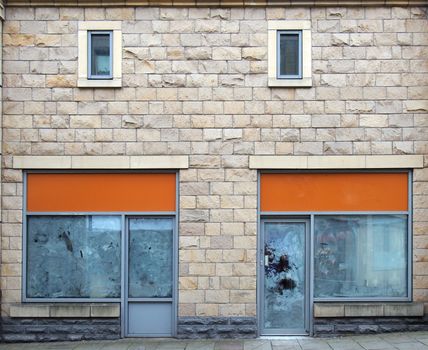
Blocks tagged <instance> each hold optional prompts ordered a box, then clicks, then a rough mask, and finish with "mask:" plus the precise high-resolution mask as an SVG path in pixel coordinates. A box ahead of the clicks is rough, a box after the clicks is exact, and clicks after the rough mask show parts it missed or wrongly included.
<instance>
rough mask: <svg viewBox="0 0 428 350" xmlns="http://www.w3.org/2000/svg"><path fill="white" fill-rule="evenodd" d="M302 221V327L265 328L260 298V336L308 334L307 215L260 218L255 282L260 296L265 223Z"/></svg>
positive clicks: (308, 230) (308, 234) (309, 240)
mask: <svg viewBox="0 0 428 350" xmlns="http://www.w3.org/2000/svg"><path fill="white" fill-rule="evenodd" d="M275 222H277V223H286V224H287V223H303V224H305V244H304V248H303V252H304V254H305V257H304V261H305V271H304V276H305V282H304V283H305V286H304V298H305V299H304V329H289V328H277V329H275V330H266V329H265V328H264V326H263V320H264V310H263V306H264V300H263V299H260V301H261V302H260V306H259V309H260V312H259V317H258V322H259V324H260V327H259V328H260V329H259V331H260V335H262V336H278V335H284V334H286V335H293V336H298V335H308V334H309V332H310V324H311V312H310V309H311V304H310V302H309V301H310V291H311V289H312V288H311V280H310V270H309V266H310V263H311V258H310V255H311V251H310V244H309V243H310V242H311V232H310V228H311V227H310V217H309V216H307V215H306V216H297V217H290V216H288V217H286V218H284V217H278V216H276V217H264V218H263V219H261V222H260V225H261V230H260V235H259V236H260V237H259V240H260V245H259V249H258V250H257V251H258V254H257V255H258V261H259V263H258V265H259V271H260V273H259V276H258V278H257V282H258V283H257V284H258V285H259V286H260V287H259V288H260V294H261V296H263V295H264V292H263V291H264V266H265V265H264V241H265V236H266V235H265V224H267V223H275Z"/></svg>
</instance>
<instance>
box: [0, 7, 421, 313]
mask: <svg viewBox="0 0 428 350" xmlns="http://www.w3.org/2000/svg"><path fill="white" fill-rule="evenodd" d="M105 19H106V20H119V21H122V30H123V46H124V49H123V65H122V66H123V87H122V88H117V89H88V88H84V89H83V88H82V89H80V88H77V87H76V81H77V28H78V21H82V20H105ZM271 19H275V20H276V19H289V20H290V19H308V20H311V23H312V56H313V61H312V65H313V81H314V83H313V87H312V88H268V87H267V23H268V20H271ZM3 43H4V47H3V57H4V65H3V72H4V75H3V81H4V89H3V98H4V104H3V106H4V120H3V128H4V129H3V136H4V140H3V152H4V157H3V167H4V170H3V174H2V181H3V188H2V206H3V213H2V219H3V233H2V253H1V289H2V315H4V316H6V315H8V313H9V306H10V304H11V303H16V302H19V301H20V300H21V261H22V252H21V245H22V239H21V237H22V220H23V218H22V206H23V196H22V192H23V187H22V172H21V171H20V170H15V169H13V168H12V156H13V155H94V156H97V155H169V154H173V155H189V160H190V168H189V169H188V170H182V171H180V218H179V220H180V227H179V230H180V231H179V234H180V252H179V260H180V272H179V274H180V278H179V289H180V290H179V303H180V305H179V315H180V316H182V317H184V316H210V317H211V316H214V317H215V316H222V317H230V316H246V317H251V316H254V315H255V313H256V231H257V171H255V170H250V169H249V168H248V160H249V155H372V154H424V155H425V162H426V164H428V157H427V156H426V155H427V154H428V104H427V96H428V88H427V84H428V63H427V57H428V21H427V13H426V9H424V8H399V7H392V8H391V7H383V8H381V7H379V8H377V7H376V8H373V7H370V8H363V7H349V8H340V7H335V8H313V9H310V8H269V9H263V8H233V9H215V8H212V9H209V8H132V7H131V8H108V9H103V8H86V9H83V8H36V9H35V8H8V9H7V12H6V21H5V23H4V33H3ZM413 190H414V201H413V204H414V212H413V215H414V240H413V248H414V254H413V260H414V266H413V268H414V278H413V281H414V299H415V300H416V301H425V302H426V303H428V168H424V169H420V170H416V171H415V172H414V185H413ZM427 305H428V304H427Z"/></svg>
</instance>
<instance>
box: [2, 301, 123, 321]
mask: <svg viewBox="0 0 428 350" xmlns="http://www.w3.org/2000/svg"><path fill="white" fill-rule="evenodd" d="M9 316H10V317H12V318H47V317H61V318H68V317H74V318H92V317H94V318H95V317H96V318H98V317H101V318H113V317H114V318H116V317H119V316H120V304H119V303H112V304H77V303H76V304H69V303H67V304H63V303H61V304H44V303H43V304H33V303H31V304H15V305H12V306H11V307H10V315H9Z"/></svg>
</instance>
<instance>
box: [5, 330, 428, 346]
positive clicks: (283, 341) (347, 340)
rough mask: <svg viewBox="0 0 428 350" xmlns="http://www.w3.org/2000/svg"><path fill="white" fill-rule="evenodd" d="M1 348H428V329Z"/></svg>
mask: <svg viewBox="0 0 428 350" xmlns="http://www.w3.org/2000/svg"><path fill="white" fill-rule="evenodd" d="M0 350H428V332H408V333H402V332H401V333H389V334H376V335H359V336H358V335H357V336H356V335H353V336H343V337H335V338H310V337H272V338H268V337H264V338H259V339H237V340H215V339H208V340H178V339H168V338H167V339H154V338H150V339H148V338H146V339H144V338H141V339H140V338H127V339H120V340H114V341H80V342H65V343H64V342H61V343H27V344H25V343H21V344H0Z"/></svg>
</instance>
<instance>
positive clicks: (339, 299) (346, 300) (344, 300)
mask: <svg viewBox="0 0 428 350" xmlns="http://www.w3.org/2000/svg"><path fill="white" fill-rule="evenodd" d="M408 301H410V300H409V298H407V297H389V298H382V297H366V298H348V297H346V298H344V297H333V298H314V303H331V302H337V303H341V304H346V303H353V302H364V303H372V302H379V303H384V302H386V303H388V302H408Z"/></svg>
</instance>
